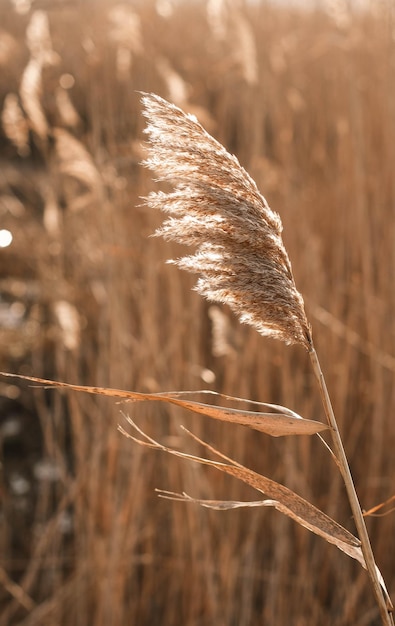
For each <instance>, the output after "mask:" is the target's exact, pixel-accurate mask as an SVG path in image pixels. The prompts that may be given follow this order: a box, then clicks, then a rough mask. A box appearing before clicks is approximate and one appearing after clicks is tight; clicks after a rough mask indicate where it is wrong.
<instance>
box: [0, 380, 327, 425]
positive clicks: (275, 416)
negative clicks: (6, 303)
mask: <svg viewBox="0 0 395 626" xmlns="http://www.w3.org/2000/svg"><path fill="white" fill-rule="evenodd" d="M1 374H2V375H3V376H11V377H16V378H21V379H24V380H28V381H31V382H35V383H39V384H40V385H44V386H46V387H57V388H62V389H70V390H72V391H82V392H84V393H91V394H97V395H104V396H107V397H114V398H122V399H123V400H126V401H131V402H146V401H154V402H166V403H169V404H174V405H176V406H179V407H181V408H183V409H187V410H189V411H193V412H195V413H200V414H202V415H206V416H207V417H211V418H213V419H217V420H221V421H224V422H231V423H233V424H240V425H242V426H248V427H249V428H252V429H254V430H259V431H260V432H264V433H266V434H268V435H271V436H273V437H280V436H283V435H313V434H316V433H318V432H321V431H323V430H326V429H327V428H328V427H327V426H326V424H323V423H322V422H315V421H314V420H305V419H303V418H302V417H300V415H298V414H297V413H295V412H294V411H291V410H290V409H287V408H286V407H282V406H279V405H276V404H267V403H265V402H252V403H251V404H255V405H258V406H259V407H265V408H266V409H269V410H271V411H276V412H262V411H247V410H241V409H236V408H232V407H223V406H216V405H212V404H207V403H203V402H197V401H196V400H191V399H190V398H191V397H193V396H196V395H198V394H200V395H202V396H204V397H215V398H222V399H224V400H227V401H229V400H230V401H231V402H233V403H234V404H238V403H246V402H249V401H247V400H242V399H240V398H233V397H232V396H225V395H223V394H219V393H216V392H214V391H200V392H189V391H186V392H181V391H174V392H167V393H139V392H135V391H123V390H121V389H108V388H106V387H84V386H81V385H71V384H68V383H63V382H57V381H53V380H46V379H45V378H35V377H33V376H22V375H18V374H7V373H3V372H1Z"/></svg>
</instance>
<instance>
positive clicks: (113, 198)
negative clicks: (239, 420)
mask: <svg viewBox="0 0 395 626" xmlns="http://www.w3.org/2000/svg"><path fill="white" fill-rule="evenodd" d="M29 5H30V3H28V2H26V3H25V4H23V3H19V4H18V3H11V2H10V3H7V2H4V3H2V4H1V5H0V105H1V130H0V150H1V152H0V159H1V167H0V216H1V228H8V229H9V230H10V231H11V232H12V233H13V235H14V241H13V244H12V245H11V246H10V247H9V248H5V249H0V289H1V300H0V305H1V306H0V322H1V325H0V369H1V370H3V371H11V372H18V373H22V374H31V375H35V376H42V377H47V378H53V379H58V380H64V381H68V382H72V383H78V384H87V385H102V386H112V387H118V388H124V389H131V390H136V391H164V390H175V389H178V390H187V389H200V388H211V389H215V390H217V391H221V392H224V393H229V394H232V395H235V396H239V397H246V398H251V399H254V400H263V401H268V402H278V403H280V404H284V405H286V406H289V407H290V408H292V409H294V410H296V411H297V412H298V413H300V414H301V415H303V416H304V417H306V418H312V419H323V415H322V409H321V406H320V399H319V397H318V393H317V390H316V387H315V382H314V380H313V377H312V374H311V373H310V370H309V366H308V363H307V355H306V354H305V353H304V351H303V350H302V349H301V348H300V347H286V346H283V345H282V344H281V343H279V342H275V341H273V340H269V339H264V338H262V337H260V336H259V335H258V334H257V333H255V332H254V331H253V330H250V329H248V328H247V327H244V326H240V325H239V324H238V322H237V321H236V320H235V319H234V317H233V316H232V315H231V314H230V313H229V311H228V310H227V309H225V308H224V309H223V310H221V311H220V310H218V309H214V310H213V309H212V308H210V305H208V304H207V303H205V302H204V301H203V300H202V299H201V298H200V297H199V296H198V295H197V294H196V293H194V292H193V291H191V287H192V286H193V284H194V279H193V278H192V277H190V276H185V275H183V273H181V272H179V271H178V270H177V269H176V268H174V267H172V266H168V265H166V264H165V259H167V258H169V257H172V256H175V255H177V254H179V253H180V252H181V250H180V249H179V248H178V247H177V246H175V245H171V244H165V243H163V242H162V241H160V240H158V239H150V238H148V235H150V234H151V233H152V232H153V231H154V230H155V228H156V227H157V226H158V224H159V223H160V221H161V218H160V216H159V215H156V214H155V213H154V212H150V211H149V210H148V209H147V208H145V207H142V206H141V200H140V198H141V196H143V195H146V194H147V193H148V192H149V191H150V190H151V189H153V188H155V187H157V185H155V183H154V182H153V181H152V178H151V175H150V173H149V172H148V171H146V170H144V169H142V168H141V166H140V165H139V163H140V161H141V160H142V159H143V158H144V157H145V151H144V148H143V146H142V141H143V135H142V130H143V126H144V120H143V118H142V116H141V105H140V97H139V94H138V93H137V91H138V90H143V91H153V92H155V93H158V94H160V95H162V96H164V97H165V98H167V99H169V100H171V101H172V102H174V103H175V104H177V105H178V106H181V107H182V108H183V109H185V110H187V111H191V112H193V113H195V114H196V115H197V116H198V118H199V120H200V121H201V122H202V123H203V125H204V126H205V127H206V128H207V130H209V132H211V133H212V134H213V135H214V136H215V137H216V138H217V139H219V140H220V141H221V142H222V143H223V144H224V145H225V146H226V148H227V149H228V150H229V151H231V152H233V153H235V154H236V155H237V156H238V158H239V159H240V161H241V163H242V165H244V166H245V167H246V169H247V170H248V171H249V173H250V174H251V175H252V177H253V178H254V179H255V180H256V182H257V184H258V186H259V188H260V190H261V191H262V193H263V194H264V195H265V196H266V198H267V200H268V202H269V204H270V205H271V207H272V208H273V209H274V210H276V211H278V212H279V213H280V215H281V218H282V221H283V224H284V242H285V245H286V247H287V251H288V253H289V256H290V259H291V262H292V264H293V271H294V275H295V279H296V283H297V287H298V289H299V290H300V291H301V292H302V294H303V296H304V298H305V302H306V309H307V314H308V317H309V319H310V321H311V322H312V324H313V332H314V341H315V344H316V346H317V350H318V351H319V354H320V359H321V361H322V365H323V368H324V370H325V375H326V377H327V382H328V386H329V390H330V393H331V396H332V400H333V404H334V408H335V412H336V414H337V417H338V420H339V425H340V428H341V430H342V433H343V435H344V442H345V447H346V450H347V453H348V455H349V461H350V465H351V468H352V472H353V476H354V479H355V483H356V487H357V491H358V493H359V496H360V500H361V503H362V506H363V508H365V509H369V508H370V507H371V506H374V505H375V504H377V503H379V502H382V501H384V500H386V499H387V498H389V497H390V496H391V495H393V494H394V492H395V486H394V485H395V483H394V476H395V455H394V454H393V450H394V445H395V427H394V419H393V415H394V409H395V397H394V388H395V387H394V373H395V354H394V352H395V351H394V345H395V322H394V310H395V291H394V288H393V285H394V278H395V246H394V235H395V215H394V213H395V212H394V206H395V176H394V157H395V154H394V152H395V86H394V85H395V65H394V64H395V39H394V37H395V20H394V17H395V16H394V13H393V9H392V7H391V3H390V2H388V3H386V2H380V3H371V5H367V7H366V10H365V11H363V12H357V11H356V10H351V9H348V8H347V6H348V5H347V3H345V2H344V3H342V2H336V3H334V2H328V3H324V2H322V3H321V4H318V5H317V6H316V8H315V9H314V10H311V11H307V10H304V11H302V10H297V9H293V8H291V7H280V6H279V5H277V4H276V3H273V4H269V3H266V2H259V3H256V4H254V5H248V4H247V3H243V2H225V1H223V2H219V1H216V2H215V1H213V0H211V1H209V2H203V0H202V1H201V2H186V1H185V2H180V3H175V2H171V1H167V2H166V1H165V0H157V1H156V2H153V1H148V2H147V1H146V2H137V1H136V2H130V3H126V2H124V3H118V4H116V3H114V2H109V1H105V0H102V1H101V2H96V3H94V7H93V5H92V3H83V2H64V3H63V2H55V1H53V2H45V3H44V2H42V3H39V2H35V3H33V2H32V3H31V5H30V8H29ZM24 6H25V7H26V11H23V7H24ZM213 322H215V323H214V324H213ZM0 391H1V394H2V396H1V400H0V418H1V453H2V459H1V461H2V476H1V492H2V506H3V512H2V514H1V518H0V524H1V535H0V537H1V548H0V549H1V563H0V581H1V590H0V625H1V626H6V625H8V624H20V625H22V624H23V625H24V626H28V625H29V626H33V625H37V626H38V625H40V626H41V625H47V624H48V625H50V624H51V625H52V624H64V625H65V626H69V625H70V626H71V625H73V626H74V625H75V626H85V625H86V624H89V625H92V626H101V625H107V624H111V625H114V626H118V625H121V624H122V625H125V624H139V625H147V626H148V625H149V626H151V625H153V624H161V625H166V626H173V625H174V626H178V625H181V624H183V625H184V624H185V625H188V626H200V625H205V626H206V625H211V624H218V625H221V626H233V625H235V626H236V625H237V626H247V625H248V626H253V625H254V626H255V625H258V624H259V625H260V624H270V625H271V624H276V626H277V625H280V626H281V625H282V624H289V623H292V624H294V625H297V626H299V625H300V626H302V625H305V624H306V625H310V624H320V625H324V626H325V625H328V626H329V624H331V625H332V624H336V625H339V626H342V625H344V626H346V625H349V624H351V623H352V624H355V625H360V626H362V625H365V624H366V625H367V624H375V623H378V616H377V612H376V609H375V606H374V601H373V598H372V596H371V594H370V591H369V589H368V583H367V576H366V574H365V572H364V571H363V570H362V569H361V568H360V566H359V565H358V564H355V563H353V562H351V561H350V560H348V559H347V557H346V556H344V555H342V554H340V553H339V554H337V551H336V550H335V549H334V548H333V547H331V546H327V545H325V544H324V542H322V541H320V540H319V539H318V538H316V537H312V536H310V535H309V534H308V533H307V531H305V530H303V529H299V528H297V527H295V525H293V523H292V522H290V521H289V520H287V519H285V518H282V517H281V516H280V514H278V513H276V512H272V511H267V510H250V511H230V512H222V513H219V512H213V511H207V510H203V509H199V508H197V507H194V506H192V505H191V506H187V505H184V504H179V503H170V502H166V501H161V500H159V499H158V498H157V496H156V495H155V493H154V488H155V487H159V488H163V489H171V490H174V491H176V490H180V491H182V490H185V491H187V492H188V493H189V494H190V495H193V496H196V497H202V498H223V499H227V498H229V499H230V498H232V499H252V498H255V497H256V494H254V493H253V492H251V490H249V489H247V487H244V486H242V485H239V484H237V483H235V481H231V480H230V479H228V478H226V477H223V476H218V475H217V474H216V473H215V472H213V470H208V469H207V470H206V469H204V468H201V467H193V466H188V465H187V464H183V463H182V462H181V461H178V460H176V459H171V458H166V456H165V455H161V454H159V453H156V452H152V453H151V452H149V451H146V450H143V449H140V448H139V447H137V446H133V445H132V444H131V443H130V442H129V441H127V440H126V439H124V438H123V437H122V436H121V435H120V434H119V433H118V432H117V429H116V426H117V423H118V422H119V421H122V420H123V417H122V415H121V412H120V411H121V410H123V411H127V412H129V413H130V414H131V415H132V416H133V418H134V419H136V420H137V421H138V422H139V423H141V425H142V426H143V427H144V428H145V429H146V430H149V432H151V433H153V434H154V435H155V436H156V437H157V438H159V439H162V440H163V441H165V442H166V441H168V442H171V444H172V445H175V444H176V445H177V444H179V445H181V446H184V447H188V449H192V450H194V447H195V444H194V443H193V442H189V441H188V439H186V437H185V435H183V434H182V431H180V429H179V428H178V424H180V423H183V424H185V425H187V426H188V427H189V428H191V429H192V430H193V431H194V432H195V433H196V434H198V435H201V436H203V437H204V438H205V439H206V440H209V441H211V442H212V443H213V444H214V445H216V446H217V447H219V448H220V449H221V450H223V451H224V452H225V453H226V454H229V455H232V456H233V457H234V458H236V459H237V460H239V461H240V462H242V463H245V464H246V465H248V466H249V467H251V468H252V469H254V470H256V471H260V472H262V473H266V474H267V475H268V476H270V477H271V478H273V479H275V480H278V481H280V482H284V483H285V484H286V485H287V486H289V487H290V488H291V489H294V490H295V491H297V492H298V493H300V494H301V495H303V496H304V497H306V498H307V499H309V500H310V501H312V502H313V503H314V504H316V505H317V506H319V507H320V508H322V509H323V510H324V511H325V512H326V513H328V514H329V515H331V516H333V517H335V518H336V519H337V520H338V521H339V522H341V523H342V524H344V525H345V526H347V527H348V528H350V529H351V530H353V524H352V520H351V518H350V512H349V510H348V506H347V503H346V499H345V497H344V493H343V487H342V482H341V480H340V478H339V476H338V472H337V470H336V468H335V466H334V464H333V462H332V461H331V460H330V458H329V457H328V454H327V453H326V452H325V451H324V450H323V449H322V446H320V445H319V442H318V441H317V440H316V439H304V438H303V439H298V440H297V441H296V440H295V439H283V440H274V441H273V440H272V439H269V438H268V437H265V436H264V435H259V434H257V433H255V432H252V431H251V432H250V431H248V430H247V429H243V428H242V427H234V428H231V427H229V425H226V424H216V423H212V422H211V420H208V419H205V418H203V417H201V416H191V415H184V414H180V412H178V411H176V410H174V411H173V410H170V409H166V410H165V409H164V408H163V407H158V406H156V405H153V406H150V407H148V408H142V407H140V406H139V407H136V408H134V407H132V406H130V405H124V406H123V407H120V406H119V405H116V404H114V403H113V402H110V401H108V400H106V401H104V400H103V399H99V398H97V399H95V398H92V397H90V396H86V397H85V396H83V395H77V394H70V395H67V396H66V395H62V394H61V393H60V392H57V391H45V392H44V391H42V390H37V389H32V388H30V387H27V386H20V385H18V386H16V385H10V384H9V383H8V381H7V380H6V379H4V381H1V388H0ZM258 497H259V496H258ZM394 520H395V516H394V514H388V515H387V516H385V517H380V518H375V519H374V518H371V519H369V520H368V526H369V531H370V533H371V539H372V544H373V549H374V552H375V556H376V559H377V562H378V564H379V566H380V568H381V569H382V571H383V575H384V578H385V580H386V582H387V585H388V587H389V591H390V593H392V595H394V590H395V587H394V575H395V569H394V554H395V526H394V525H395V522H394Z"/></svg>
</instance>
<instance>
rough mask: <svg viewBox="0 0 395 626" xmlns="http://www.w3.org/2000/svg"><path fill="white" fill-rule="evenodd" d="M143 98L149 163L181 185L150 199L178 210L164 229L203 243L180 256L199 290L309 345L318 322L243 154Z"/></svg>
mask: <svg viewBox="0 0 395 626" xmlns="http://www.w3.org/2000/svg"><path fill="white" fill-rule="evenodd" d="M143 104H144V107H145V111H144V114H145V116H146V117H147V118H148V126H147V129H146V132H147V133H148V135H149V139H150V144H149V150H150V152H149V157H148V159H147V160H146V162H145V165H146V166H148V167H150V168H151V169H153V170H155V172H156V173H157V174H159V176H160V178H161V179H162V180H165V181H169V182H171V183H172V184H173V185H174V187H175V188H174V191H172V192H170V193H164V192H161V191H160V192H157V193H155V192H153V193H151V194H150V195H149V196H148V198H147V203H148V205H149V206H150V207H153V208H157V209H161V210H162V211H165V212H166V213H168V214H170V217H169V218H168V219H167V220H166V221H165V222H164V224H163V226H162V228H160V229H159V230H158V231H157V233H156V234H157V235H162V236H163V237H164V238H165V239H173V240H174V241H177V242H179V243H183V244H188V245H196V246H197V251H196V253H195V254H193V255H191V256H186V257H183V258H181V259H178V260H176V261H174V262H175V263H176V264H177V265H178V266H179V267H181V268H183V269H186V270H188V271H192V272H197V273H199V274H200V278H199V280H198V283H197V287H196V289H197V291H198V292H199V293H201V294H202V295H204V296H205V297H206V298H208V299H209V300H211V301H214V302H222V303H226V304H228V305H229V306H230V307H231V308H232V309H233V310H234V311H235V312H236V313H237V314H238V315H239V316H240V319H241V321H242V322H246V323H248V324H251V325H252V326H254V327H255V328H256V329H257V330H258V331H259V332H260V333H261V334H262V335H268V336H272V337H276V338H278V339H282V340H284V341H285V342H286V343H298V344H301V345H303V346H305V348H306V349H309V347H310V345H311V331H310V326H309V323H308V321H307V318H306V314H305V310H304V304H303V298H302V296H301V294H300V293H299V292H298V291H297V289H296V286H295V281H294V277H293V274H292V268H291V263H290V260H289V258H288V254H287V252H286V250H285V247H284V244H283V241H282V238H281V231H282V224H281V220H280V217H279V216H278V215H277V213H275V212H274V211H272V210H271V209H270V207H269V206H268V204H267V202H266V200H265V198H264V197H263V196H262V194H261V193H260V192H259V191H258V188H257V186H256V184H255V182H254V181H253V180H252V178H251V177H250V176H249V175H248V173H247V172H246V171H245V170H244V169H243V167H241V165H240V163H239V161H238V160H237V158H236V157H235V156H233V155H231V154H229V153H228V152H227V151H226V150H225V148H224V147H223V146H222V145H221V144H220V143H218V141H216V140H215V139H214V138H213V137H211V136H210V135H209V134H208V133H207V132H206V131H205V130H204V128H203V127H202V126H201V125H200V124H199V123H198V122H197V120H196V119H195V118H193V117H192V116H190V115H186V114H185V113H184V112H183V111H181V110H180V109H179V108H177V107H176V106H174V105H172V104H169V103H168V102H166V101H165V100H163V99H162V98H160V97H159V96H156V95H152V94H150V95H144V96H143Z"/></svg>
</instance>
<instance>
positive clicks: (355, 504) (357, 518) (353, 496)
mask: <svg viewBox="0 0 395 626" xmlns="http://www.w3.org/2000/svg"><path fill="white" fill-rule="evenodd" d="M309 355H310V359H311V363H312V365H313V370H314V374H315V376H316V378H317V380H318V384H319V388H320V393H321V398H322V402H323V405H324V410H325V414H326V417H327V420H328V424H329V426H330V427H331V434H332V441H333V447H334V453H335V455H336V458H337V461H338V465H339V469H340V471H341V474H342V476H343V480H344V484H345V487H346V491H347V495H348V500H349V503H350V507H351V510H352V513H353V517H354V522H355V526H356V528H357V532H358V536H359V539H360V541H361V550H362V553H363V556H364V559H365V563H366V568H367V571H368V574H369V577H370V581H371V584H372V588H373V592H374V595H375V598H376V601H377V604H378V607H379V610H380V616H381V620H382V623H383V624H384V625H385V626H394V621H393V615H392V612H393V610H394V607H393V604H392V602H391V599H390V597H389V596H388V594H386V593H385V592H384V590H383V589H382V587H381V585H380V581H379V576H378V571H377V566H376V563H375V560H374V556H373V551H372V547H371V544H370V539H369V535H368V531H367V528H366V524H365V519H364V517H363V514H362V509H361V505H360V503H359V500H358V496H357V493H356V491H355V486H354V481H353V479H352V476H351V471H350V467H349V465H348V461H347V457H346V453H345V451H344V447H343V442H342V439H341V436H340V432H339V428H338V426H337V422H336V418H335V414H334V412H333V408H332V403H331V401H330V397H329V393H328V389H327V386H326V383H325V379H324V375H323V373H322V370H321V366H320V363H319V360H318V356H317V353H316V351H315V348H314V346H313V343H312V342H311V348H310V349H309ZM384 594H385V595H384Z"/></svg>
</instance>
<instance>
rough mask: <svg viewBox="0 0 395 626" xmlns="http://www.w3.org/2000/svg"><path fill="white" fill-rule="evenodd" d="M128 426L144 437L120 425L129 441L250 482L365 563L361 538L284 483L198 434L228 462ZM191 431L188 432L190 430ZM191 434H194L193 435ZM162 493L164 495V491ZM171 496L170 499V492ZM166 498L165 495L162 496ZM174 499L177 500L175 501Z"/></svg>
mask: <svg viewBox="0 0 395 626" xmlns="http://www.w3.org/2000/svg"><path fill="white" fill-rule="evenodd" d="M126 419H127V421H128V423H129V424H130V425H131V426H132V427H133V428H134V430H135V431H137V433H138V434H139V435H140V436H141V437H142V439H139V438H138V437H135V436H133V435H131V434H130V433H128V432H126V431H125V429H124V428H123V427H122V426H119V430H120V431H121V432H122V433H123V434H124V435H125V436H126V437H128V438H130V439H132V440H133V441H135V442H136V443H139V444H141V445H144V446H147V447H149V448H154V449H156V450H162V451H165V452H168V453H169V454H172V455H174V456H177V457H180V458H183V459H186V460H189V461H195V462H198V463H201V464H202V465H209V466H210V467H214V468H216V469H218V470H219V471H221V472H224V473H226V474H229V475H231V476H234V477H235V478H238V479H239V480H241V481H242V482H244V483H246V484H247V485H249V486H250V487H253V488H254V489H256V490H257V491H260V492H261V493H264V494H265V495H267V496H269V497H270V500H265V501H264V503H265V504H264V506H273V507H275V508H276V509H277V510H279V511H281V512H282V513H284V514H285V515H287V516H288V517H290V518H291V519H293V520H295V521H296V522H298V523H299V524H300V525H301V526H304V527H305V528H307V529H308V530H311V531H312V532H313V533H315V534H317V535H319V536H320V537H323V538H324V539H326V541H328V542H329V543H333V544H334V545H336V546H337V547H338V548H339V549H340V550H342V551H343V552H346V553H347V554H349V556H352V557H353V558H355V559H357V560H358V561H359V562H361V563H363V556H362V553H361V552H360V544H361V542H360V541H359V539H358V538H357V537H355V536H354V535H353V534H352V533H350V532H349V531H348V530H347V529H346V528H344V527H343V526H341V525H340V524H338V523H337V522H336V521H335V520H333V519H332V518H331V517H329V516H328V515H326V514H325V513H323V512H322V511H321V510H320V509H317V507H315V506H314V505H313V504H310V502H308V501H307V500H305V499H304V498H302V497H301V496H299V495H298V494H296V493H295V492H294V491H291V489H288V487H285V486H284V485H281V484H280V483H278V482H276V481H274V480H272V479H270V478H267V477H266V476H262V475H261V474H257V473H256V472H254V471H252V470H250V469H248V468H247V467H245V466H244V465H241V464H240V463H237V462H236V461H233V460H232V459H229V458H228V457H226V456H225V455H223V454H221V453H220V452H219V451H218V450H216V449H215V448H213V447H212V446H209V445H208V444H206V442H204V441H202V440H201V439H199V438H198V437H196V436H195V435H192V436H193V438H194V439H195V440H196V441H198V442H199V443H201V444H202V445H203V446H205V447H206V448H208V449H209V450H210V451H211V452H213V453H214V454H216V455H217V456H220V457H221V458H223V459H226V461H227V462H226V463H224V462H219V461H212V460H210V459H206V458H203V457H198V456H194V455H191V454H187V453H185V452H180V451H178V450H175V449H173V448H169V447H167V446H164V445H162V444H160V443H159V442H157V441H155V440H154V439H152V438H151V437H149V436H148V435H147V434H146V433H144V432H143V431H142V430H141V429H140V428H139V427H138V426H137V424H135V422H133V420H132V419H131V418H130V417H128V416H127V417H126ZM187 432H188V431H187ZM189 434H191V433H189ZM160 493H162V492H160ZM164 493H167V495H168V496H169V493H168V492H164ZM162 495H163V493H162ZM170 495H171V496H172V499H177V500H188V501H194V502H197V503H199V504H203V503H204V506H209V507H211V508H221V509H225V508H235V507H236V506H242V505H243V504H242V503H234V502H231V503H224V502H218V501H214V502H213V501H201V500H195V499H191V498H189V497H188V496H186V497H185V496H183V495H179V494H175V495H174V494H170ZM173 496H174V498H173ZM228 505H229V506H228ZM244 506H250V503H244ZM251 506H258V504H257V503H253V504H252V505H251Z"/></svg>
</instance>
